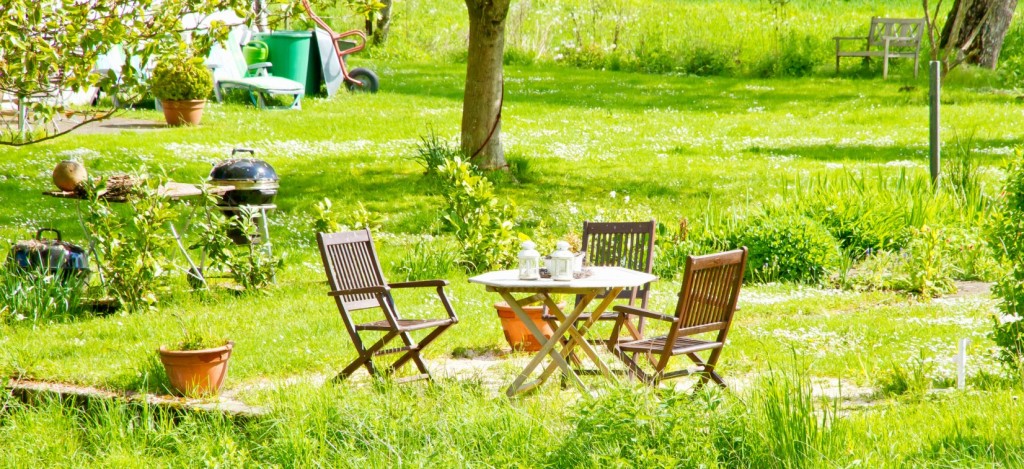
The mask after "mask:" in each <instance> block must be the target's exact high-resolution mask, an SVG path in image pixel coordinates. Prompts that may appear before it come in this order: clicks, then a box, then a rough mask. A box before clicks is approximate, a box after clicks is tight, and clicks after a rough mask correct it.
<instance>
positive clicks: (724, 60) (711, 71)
mask: <svg viewBox="0 0 1024 469" xmlns="http://www.w3.org/2000/svg"><path fill="white" fill-rule="evenodd" d="M732 65H733V59H732V57H731V56H730V54H729V53H728V52H726V51H724V50H722V49H718V48H714V47H711V46H706V45H701V46H697V47H696V48H694V49H693V51H692V52H690V54H689V56H688V57H687V58H686V62H685V63H684V64H683V71H685V72H686V73H689V74H692V75H698V76H702V77H704V76H712V75H727V74H729V72H731V71H732Z"/></svg>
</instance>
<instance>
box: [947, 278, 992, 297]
mask: <svg viewBox="0 0 1024 469" xmlns="http://www.w3.org/2000/svg"><path fill="white" fill-rule="evenodd" d="M955 285H956V293H954V294H952V295H949V296H947V298H965V297H971V296H989V295H991V294H992V285H993V284H992V282H976V281H964V282H956V283H955Z"/></svg>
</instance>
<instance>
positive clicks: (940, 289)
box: [896, 226, 956, 297]
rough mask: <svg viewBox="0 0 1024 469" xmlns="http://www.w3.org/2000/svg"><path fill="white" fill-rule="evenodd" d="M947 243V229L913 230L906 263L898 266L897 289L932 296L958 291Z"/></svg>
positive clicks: (905, 252) (905, 253) (906, 252)
mask: <svg viewBox="0 0 1024 469" xmlns="http://www.w3.org/2000/svg"><path fill="white" fill-rule="evenodd" d="M947 244H948V243H947V239H946V236H945V234H944V232H943V230H940V229H932V228H930V227H927V226H925V227H922V228H921V229H917V228H911V230H910V242H909V243H908V244H907V248H906V249H905V250H904V256H905V257H904V261H903V262H901V263H900V264H898V268H897V276H898V281H897V284H896V288H897V289H900V290H905V291H908V292H911V293H916V294H918V295H921V296H929V297H935V296H939V295H942V294H945V293H952V292H955V291H956V286H955V285H954V284H953V276H952V275H951V271H952V268H951V265H950V263H949V259H947V258H946V252H945V250H944V248H945V246H946V245H947Z"/></svg>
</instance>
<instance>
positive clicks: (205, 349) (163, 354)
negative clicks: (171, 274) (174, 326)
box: [159, 317, 235, 397]
mask: <svg viewBox="0 0 1024 469" xmlns="http://www.w3.org/2000/svg"><path fill="white" fill-rule="evenodd" d="M178 322H179V323H180V324H181V329H182V334H183V337H182V340H181V342H179V343H177V344H176V345H173V346H170V347H168V346H166V345H165V346H161V347H160V349H159V353H160V361H161V362H163V364H164V370H165V371H166V372H167V378H168V380H169V381H170V382H171V386H172V387H173V388H174V389H175V390H176V391H178V393H180V394H182V395H185V396H189V397H197V396H205V395H211V394H217V393H218V392H219V391H220V388H221V386H222V385H223V384H224V379H225V378H226V377H227V375H228V359H229V358H231V350H232V348H234V345H235V343H234V342H232V341H230V340H226V339H217V338H213V336H212V335H210V334H209V333H206V332H198V331H199V328H197V327H187V326H186V325H185V322H184V321H183V320H182V319H181V318H180V317H178Z"/></svg>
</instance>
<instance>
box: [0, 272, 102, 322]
mask: <svg viewBox="0 0 1024 469" xmlns="http://www.w3.org/2000/svg"><path fill="white" fill-rule="evenodd" d="M84 288H85V282H84V280H82V279H81V278H79V277H77V276H75V275H70V276H68V277H67V278H66V279H65V278H63V277H62V276H61V275H60V274H59V273H58V274H56V275H44V274H42V273H34V272H18V271H15V270H11V269H7V268H0V323H9V324H17V323H21V322H27V323H28V324H32V325H36V324H41V323H46V322H65V321H69V320H71V319H74V318H76V317H78V316H81V315H82V314H83V312H84V311H85V308H84V307H83V306H82V295H83V294H84Z"/></svg>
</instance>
